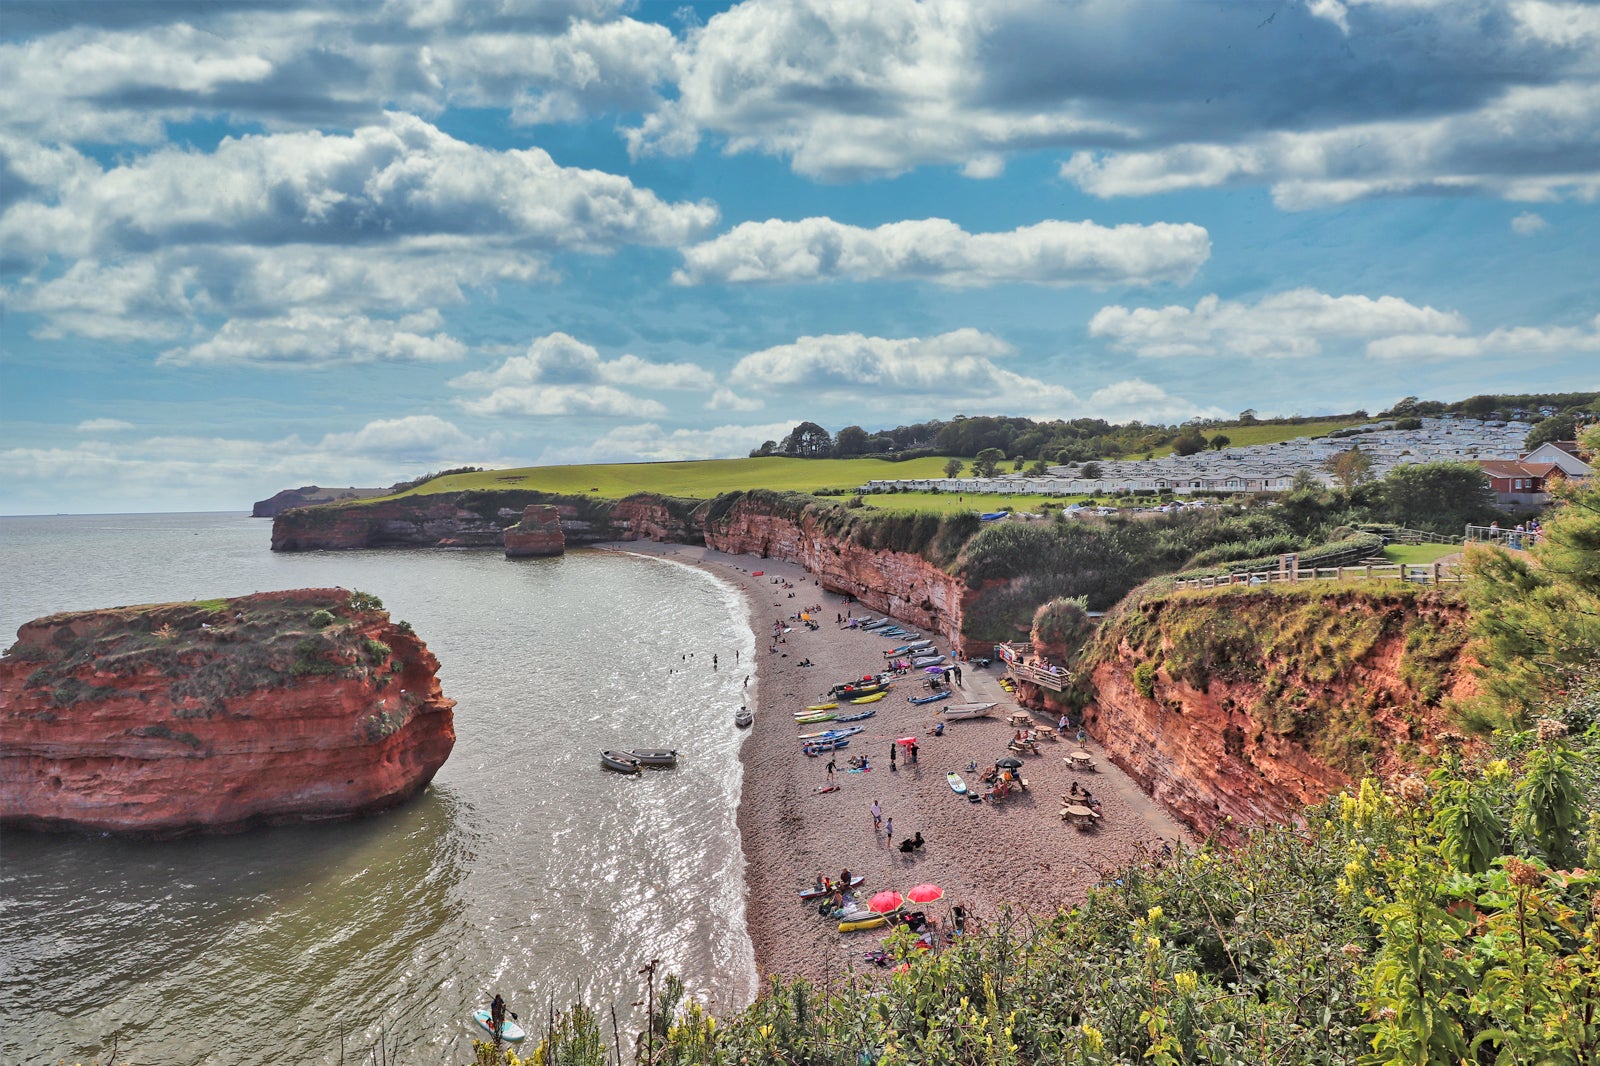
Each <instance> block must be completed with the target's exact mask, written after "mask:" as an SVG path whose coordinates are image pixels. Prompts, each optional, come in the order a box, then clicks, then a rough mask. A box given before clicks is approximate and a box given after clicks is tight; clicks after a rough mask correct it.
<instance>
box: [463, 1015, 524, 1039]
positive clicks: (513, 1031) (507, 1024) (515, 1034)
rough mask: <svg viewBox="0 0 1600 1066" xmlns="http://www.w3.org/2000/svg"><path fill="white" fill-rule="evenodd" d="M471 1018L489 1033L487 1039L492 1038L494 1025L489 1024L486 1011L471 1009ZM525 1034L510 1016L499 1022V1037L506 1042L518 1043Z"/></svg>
mask: <svg viewBox="0 0 1600 1066" xmlns="http://www.w3.org/2000/svg"><path fill="white" fill-rule="evenodd" d="M472 1020H473V1021H475V1022H477V1023H478V1028H480V1029H482V1030H483V1031H484V1032H486V1033H488V1034H489V1039H491V1040H493V1039H494V1027H493V1026H492V1025H490V1024H489V1012H488V1011H486V1010H475V1011H473V1012H472ZM527 1035H528V1034H527V1033H524V1032H523V1031H522V1026H520V1025H518V1024H517V1023H516V1022H514V1021H512V1020H511V1019H510V1018H507V1019H506V1020H505V1021H504V1022H501V1023H500V1039H502V1040H504V1041H505V1042H506V1043H508V1044H520V1043H522V1039H523V1037H525V1036H527Z"/></svg>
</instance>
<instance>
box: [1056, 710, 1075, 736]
mask: <svg viewBox="0 0 1600 1066" xmlns="http://www.w3.org/2000/svg"><path fill="white" fill-rule="evenodd" d="M1071 724H1072V720H1071V719H1070V718H1068V717H1067V716H1066V714H1062V716H1061V721H1059V722H1057V723H1056V732H1058V733H1065V732H1066V731H1067V726H1069V725H1071Z"/></svg>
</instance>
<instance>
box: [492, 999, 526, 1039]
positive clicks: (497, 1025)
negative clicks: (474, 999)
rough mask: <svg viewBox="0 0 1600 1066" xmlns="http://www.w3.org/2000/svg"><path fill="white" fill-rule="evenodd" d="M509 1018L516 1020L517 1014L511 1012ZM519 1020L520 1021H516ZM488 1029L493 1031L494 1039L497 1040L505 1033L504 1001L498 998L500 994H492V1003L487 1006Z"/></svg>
mask: <svg viewBox="0 0 1600 1066" xmlns="http://www.w3.org/2000/svg"><path fill="white" fill-rule="evenodd" d="M510 1013H511V1017H512V1018H516V1017H517V1012H516V1011H511V1012H510ZM517 1020H519V1021H520V1020H521V1019H517ZM489 1027H490V1028H491V1029H493V1030H494V1036H495V1039H496V1040H498V1039H500V1037H501V1036H502V1035H504V1033H505V1028H506V1001H505V1000H503V999H501V998H500V993H498V992H496V993H495V994H494V1002H493V1003H491V1004H489Z"/></svg>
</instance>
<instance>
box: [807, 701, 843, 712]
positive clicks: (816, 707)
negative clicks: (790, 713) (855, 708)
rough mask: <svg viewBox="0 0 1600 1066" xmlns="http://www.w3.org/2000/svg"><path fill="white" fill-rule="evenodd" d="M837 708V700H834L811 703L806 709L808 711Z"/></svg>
mask: <svg viewBox="0 0 1600 1066" xmlns="http://www.w3.org/2000/svg"><path fill="white" fill-rule="evenodd" d="M838 708H839V704H838V703H837V702H834V703H813V704H812V705H811V706H809V707H807V708H806V710H808V711H834V710H838Z"/></svg>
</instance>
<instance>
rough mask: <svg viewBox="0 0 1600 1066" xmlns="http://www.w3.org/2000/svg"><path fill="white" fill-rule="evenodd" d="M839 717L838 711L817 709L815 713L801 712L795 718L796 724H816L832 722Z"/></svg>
mask: <svg viewBox="0 0 1600 1066" xmlns="http://www.w3.org/2000/svg"><path fill="white" fill-rule="evenodd" d="M837 717H839V715H838V712H836V711H817V712H816V713H815V714H800V715H796V716H795V719H794V724H795V725H816V724H817V723H818V722H831V721H833V720H834V719H835V718H837Z"/></svg>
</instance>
